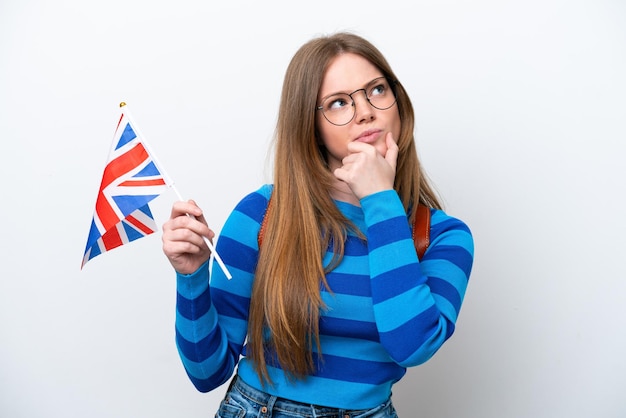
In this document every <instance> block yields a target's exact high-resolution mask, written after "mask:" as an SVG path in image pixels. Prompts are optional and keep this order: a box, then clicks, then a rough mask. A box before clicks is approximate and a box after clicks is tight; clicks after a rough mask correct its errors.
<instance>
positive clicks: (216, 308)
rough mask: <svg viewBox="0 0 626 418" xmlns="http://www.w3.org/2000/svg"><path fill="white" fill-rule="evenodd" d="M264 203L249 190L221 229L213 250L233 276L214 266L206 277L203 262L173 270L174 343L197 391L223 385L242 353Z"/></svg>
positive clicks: (264, 200)
mask: <svg viewBox="0 0 626 418" xmlns="http://www.w3.org/2000/svg"><path fill="white" fill-rule="evenodd" d="M266 204H267V199H266V197H265V196H263V195H262V194H259V193H252V194H250V195H249V196H247V197H246V198H244V199H243V200H242V201H241V202H240V203H239V204H238V205H237V207H236V208H235V210H234V211H233V212H232V213H231V214H230V216H229V218H228V219H227V221H226V223H225V225H224V228H223V229H222V232H221V234H220V237H219V239H218V242H217V251H219V253H220V256H221V257H222V260H223V261H224V263H225V264H226V265H227V266H228V269H229V271H230V272H231V274H232V275H233V278H232V279H231V280H228V279H227V278H226V277H225V276H224V273H223V272H222V270H221V269H220V268H219V267H218V266H217V264H215V265H213V266H212V268H211V277H210V278H209V263H208V262H206V261H205V262H204V263H203V264H202V265H201V266H200V267H199V268H198V269H197V270H196V271H194V272H192V273H190V274H182V273H180V272H177V277H176V280H177V300H176V344H177V347H178V351H179V355H180V358H181V360H182V362H183V365H184V367H185V370H186V372H187V374H188V376H189V378H190V380H191V381H192V383H193V384H194V386H195V387H196V388H197V389H198V390H199V391H201V392H208V391H210V390H212V389H214V388H216V387H218V386H220V385H221V384H223V383H225V382H226V381H227V380H228V379H229V378H230V377H231V375H232V373H233V370H234V368H235V366H236V365H237V363H238V361H239V357H240V355H241V354H242V352H243V347H244V341H245V338H246V332H247V320H248V307H249V301H250V292H251V289H252V282H253V277H254V270H255V267H256V259H257V254H258V246H257V244H256V236H257V233H258V230H259V227H260V221H261V218H262V215H263V211H264V209H265V206H264V205H266ZM209 283H210V284H209Z"/></svg>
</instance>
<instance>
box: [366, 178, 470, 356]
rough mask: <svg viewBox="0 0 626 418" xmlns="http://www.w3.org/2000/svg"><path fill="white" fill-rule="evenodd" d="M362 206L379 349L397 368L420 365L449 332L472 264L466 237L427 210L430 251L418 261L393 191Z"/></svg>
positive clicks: (455, 223) (456, 224)
mask: <svg viewBox="0 0 626 418" xmlns="http://www.w3.org/2000/svg"><path fill="white" fill-rule="evenodd" d="M361 205H362V208H363V212H364V215H365V223H366V225H367V232H366V234H367V241H368V249H369V263H370V274H371V290H372V302H373V304H374V316H375V320H376V326H377V328H378V332H379V335H380V339H381V343H382V344H383V346H384V347H385V349H386V350H387V352H388V353H389V355H390V356H391V357H392V358H393V359H394V361H396V362H397V363H398V364H400V365H402V366H404V367H409V366H415V365H418V364H421V363H423V362H425V361H427V360H428V359H429V358H430V357H432V355H433V354H435V352H436V351H437V350H438V349H439V348H440V347H441V346H442V345H443V343H444V342H445V341H446V340H447V339H448V338H449V337H450V336H451V335H452V333H453V332H454V327H455V323H456V320H457V318H458V314H459V311H460V308H461V303H462V301H463V297H464V295H465V291H466V288H467V283H468V280H469V275H470V271H471V268H472V264H473V257H474V244H473V239H472V235H471V232H470V230H469V228H468V227H467V226H466V225H465V224H464V223H463V222H462V221H460V220H458V219H455V218H452V217H450V216H448V215H446V214H445V213H444V212H443V211H440V210H431V230H430V245H429V247H428V250H427V251H426V253H425V254H424V257H423V259H422V260H418V257H417V253H416V250H415V247H414V242H413V239H412V236H411V228H410V226H409V223H408V220H407V216H406V213H405V211H404V207H403V206H402V203H401V201H400V198H399V196H398V195H397V193H396V192H395V191H393V190H389V191H384V192H380V193H376V194H374V195H370V196H368V197H366V198H364V199H362V201H361Z"/></svg>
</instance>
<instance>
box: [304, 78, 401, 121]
mask: <svg viewBox="0 0 626 418" xmlns="http://www.w3.org/2000/svg"><path fill="white" fill-rule="evenodd" d="M359 91H362V92H363V93H365V98H366V99H367V101H368V102H369V104H371V105H372V107H374V108H376V109H378V110H386V109H389V108H390V107H391V106H393V105H394V104H395V103H396V96H395V94H394V93H393V90H392V89H391V86H390V85H389V80H387V78H386V77H378V78H375V79H373V80H372V81H370V82H369V83H368V84H367V86H366V87H365V88H362V89H357V90H354V91H353V92H352V93H350V94H347V93H336V94H333V95H331V96H328V97H326V98H324V101H322V104H321V105H320V106H317V107H316V108H315V109H316V110H321V111H322V113H323V114H324V117H325V118H326V120H327V121H329V122H330V123H332V124H333V125H337V126H343V125H347V124H348V123H350V122H351V121H352V119H354V115H355V114H356V106H355V104H354V98H353V97H352V96H353V95H354V94H355V93H357V92H359Z"/></svg>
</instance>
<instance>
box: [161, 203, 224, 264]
mask: <svg viewBox="0 0 626 418" xmlns="http://www.w3.org/2000/svg"><path fill="white" fill-rule="evenodd" d="M189 215H191V216H189ZM214 236H215V233H214V232H213V231H212V230H211V229H209V227H208V226H207V223H206V220H205V219H204V215H202V209H200V208H199V207H198V205H196V203H195V202H194V201H193V200H190V201H188V202H176V203H174V205H173V206H172V213H171V215H170V219H169V220H168V221H167V222H165V223H164V224H163V237H162V241H163V252H164V253H165V255H166V256H167V258H168V259H169V261H170V264H172V267H174V270H176V271H177V272H178V273H181V274H191V273H193V272H194V271H196V270H198V268H199V267H200V266H201V265H202V264H203V263H204V262H205V261H207V260H208V259H209V257H210V255H211V251H210V250H209V247H208V246H207V244H206V242H204V238H203V237H207V238H208V239H209V240H212V239H213V237H214Z"/></svg>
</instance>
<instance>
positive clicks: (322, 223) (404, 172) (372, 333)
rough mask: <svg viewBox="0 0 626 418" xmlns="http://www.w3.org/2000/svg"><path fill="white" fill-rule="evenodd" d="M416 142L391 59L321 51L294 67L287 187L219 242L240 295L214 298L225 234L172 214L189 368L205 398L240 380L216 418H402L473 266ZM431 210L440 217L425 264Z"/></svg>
mask: <svg viewBox="0 0 626 418" xmlns="http://www.w3.org/2000/svg"><path fill="white" fill-rule="evenodd" d="M413 131H414V115H413V108H412V105H411V102H410V100H409V97H408V96H407V94H406V92H405V91H404V89H403V87H402V85H401V84H400V83H399V82H398V80H397V78H396V76H395V75H394V73H393V71H392V70H391V68H390V66H389V64H388V63H387V61H386V60H385V58H384V57H383V55H382V54H381V53H380V52H379V51H378V50H377V49H376V48H375V47H374V46H373V45H372V44H371V43H369V42H368V41H366V40H365V39H363V38H361V37H359V36H356V35H353V34H349V33H338V34H334V35H332V36H322V37H319V38H316V39H313V40H311V41H309V42H307V43H306V44H305V45H303V46H302V47H301V48H300V49H299V50H298V51H297V53H296V54H295V56H294V57H293V59H292V61H291V63H290V64H289V66H288V68H287V72H286V75H285V80H284V84H283V90H282V97H281V104H280V109H279V117H278V122H277V128H276V133H275V140H276V143H275V152H276V154H275V160H274V166H275V168H274V184H273V185H264V186H262V187H261V188H260V189H258V190H257V191H255V192H253V193H251V194H249V195H248V196H246V197H245V198H244V199H243V200H242V201H241V202H240V203H239V204H238V205H237V207H236V208H235V209H234V211H233V212H232V214H231V215H230V216H229V218H228V220H227V221H226V223H225V225H224V228H223V230H222V232H221V234H220V238H219V240H218V243H217V251H218V253H219V254H220V256H221V258H222V260H223V261H224V263H225V264H226V265H227V266H228V268H229V271H230V272H231V274H232V275H233V278H232V280H227V279H226V277H225V276H224V274H223V273H222V271H221V270H220V269H219V268H213V269H211V270H212V276H211V278H210V285H209V267H208V260H209V256H210V251H209V249H208V248H207V246H206V244H205V243H204V241H203V237H207V238H209V239H212V238H213V236H214V233H213V231H211V230H210V229H209V228H208V227H207V225H206V221H205V219H204V218H203V217H202V211H201V209H200V208H198V207H197V206H196V205H195V204H194V202H193V201H190V202H177V203H175V204H174V206H173V208H172V214H171V218H170V219H169V220H168V221H167V222H166V223H165V224H164V226H163V249H164V252H165V254H166V255H167V257H168V258H169V260H170V262H171V264H172V266H173V267H174V269H175V270H176V272H177V290H178V299H177V317H176V331H177V334H176V341H177V345H178V349H179V353H180V357H181V359H182V362H183V364H184V366H185V369H186V371H187V373H188V375H189V377H190V379H191V381H192V382H193V384H194V385H195V386H196V388H197V389H198V390H200V391H203V392H207V391H210V390H212V389H214V388H216V387H218V386H220V385H222V384H223V383H225V382H226V381H228V380H229V379H230V378H231V376H232V374H233V372H234V369H235V367H236V366H237V373H236V377H235V378H234V379H233V380H232V382H231V386H230V388H229V391H228V393H227V395H226V397H225V399H224V401H223V402H222V404H221V406H220V411H219V412H218V414H217V415H216V416H219V417H231V416H232V417H234V416H241V417H243V416H255V417H256V416H272V417H275V418H280V417H294V416H345V415H347V416H352V417H395V416H396V414H395V412H394V409H393V405H392V403H391V388H392V385H393V384H394V383H395V382H397V381H398V380H400V378H401V377H402V376H403V375H404V374H405V371H406V367H410V366H415V365H418V364H421V363H423V362H425V361H426V360H428V359H429V358H430V357H431V356H432V355H433V354H434V353H435V352H436V351H437V350H438V349H439V348H440V347H441V346H442V344H443V343H444V342H445V341H446V340H447V339H448V338H449V337H450V336H451V334H452V332H453V331H454V324H455V322H456V320H457V316H458V313H459V310H460V307H461V302H462V300H463V296H464V294H465V289H466V286H467V281H468V279H469V274H470V270H471V266H472V261H473V240H472V236H471V233H470V231H469V229H468V228H467V226H466V225H465V224H464V223H463V222H462V221H460V220H458V219H455V218H452V217H450V216H448V215H447V214H446V213H444V212H443V211H442V210H441V205H440V203H439V201H438V199H437V197H436V195H435V194H434V192H433V190H432V188H431V186H430V185H429V183H428V181H427V178H426V176H425V174H424V173H423V170H422V169H421V166H420V164H419V161H418V157H417V153H416V146H415V140H414V133H413ZM270 197H271V206H270V207H269V209H268V202H270ZM418 204H422V205H426V206H427V207H429V208H430V215H431V228H430V246H429V248H428V250H427V251H426V254H425V255H424V256H423V258H422V259H421V260H420V259H418V256H417V253H416V249H415V246H414V242H413V239H412V236H411V233H412V232H411V225H413V221H414V218H415V216H416V213H417V211H416V210H415V208H416V207H417V206H418ZM427 212H428V211H427ZM187 214H190V215H194V217H195V218H194V217H189V216H186V215H187ZM262 225H263V233H262V234H261V236H262V240H260V239H259V236H260V234H259V233H260V231H261V226H262ZM244 411H245V412H244ZM246 413H247V414H249V415H245V414H246ZM259 414H261V415H259ZM324 414H326V415H324ZM337 414H340V415H337Z"/></svg>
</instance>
